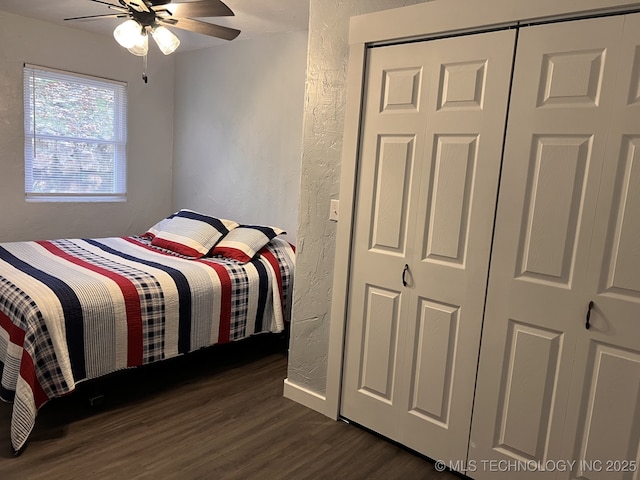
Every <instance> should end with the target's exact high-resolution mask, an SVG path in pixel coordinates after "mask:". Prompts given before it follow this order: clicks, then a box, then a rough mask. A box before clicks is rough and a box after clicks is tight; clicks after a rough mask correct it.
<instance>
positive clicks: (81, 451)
mask: <svg viewBox="0 0 640 480" xmlns="http://www.w3.org/2000/svg"><path fill="white" fill-rule="evenodd" d="M286 368H287V360H286V355H285V353H284V348H283V342H282V341H275V340H270V339H269V340H266V339H265V338H264V337H258V338H256V339H250V340H249V341H244V342H240V343H238V344H233V345H223V346H217V347H214V348H211V349H208V350H205V351H201V352H195V353H193V354H190V355H187V356H185V357H181V358H178V359H173V360H169V361H166V362H163V363H162V364H158V365H151V366H148V367H142V368H139V369H135V370H130V371H125V372H119V373H118V374H114V375H111V376H109V377H107V378H105V379H101V380H98V381H92V382H86V383H83V384H81V385H79V387H78V389H77V390H76V391H75V392H74V393H72V394H70V395H68V396H67V397H65V398H62V399H56V400H53V401H52V402H50V403H48V404H47V405H45V406H44V407H43V409H42V410H41V411H40V413H39V415H38V420H37V423H36V428H35V430H34V431H33V433H32V435H31V438H30V442H29V444H28V446H27V448H26V450H25V451H24V452H23V453H22V455H21V456H19V457H13V456H12V454H11V450H10V447H9V424H10V412H11V406H10V405H7V404H4V403H0V479H2V480H14V479H15V480H35V479H47V480H52V479H65V480H67V479H83V480H84V479H122V480H130V479H139V478H140V479H142V478H150V479H155V480H164V479H173V478H175V479H215V480H218V479H220V480H230V479H243V480H246V479H291V480H297V479H313V480H319V479H367V480H369V479H384V480H393V479H402V480H419V479H434V480H435V479H441V480H445V479H447V480H448V479H455V478H458V477H456V476H454V475H453V474H451V473H447V472H444V473H440V472H436V470H435V469H434V467H433V464H432V463H431V462H429V461H428V460H425V459H423V458H421V457H419V456H418V455H415V454H413V453H410V452H408V451H406V450H404V449H402V448H400V447H398V446H396V445H394V444H392V443H390V442H388V441H385V440H383V439H380V438H378V437H377V436H375V435H374V434H372V433H370V432H367V431H365V430H363V429H361V428H358V427H356V426H354V425H348V424H346V423H344V422H340V421H339V422H336V421H333V420H331V419H329V418H327V417H324V416H323V415H321V414H319V413H316V412H314V411H312V410H309V409H307V408H305V407H303V406H301V405H299V404H297V403H295V402H292V401H291V400H288V399H286V398H284V397H283V396H282V388H283V383H282V382H283V379H284V377H285V376H286ZM100 392H104V393H105V394H106V395H105V398H104V401H103V403H102V405H100V406H91V405H90V403H89V401H88V398H89V397H91V396H93V395H95V394H96V393H100Z"/></svg>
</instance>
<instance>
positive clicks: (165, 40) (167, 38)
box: [151, 25, 180, 55]
mask: <svg viewBox="0 0 640 480" xmlns="http://www.w3.org/2000/svg"><path fill="white" fill-rule="evenodd" d="M151 35H152V36H153V39H154V40H155V41H156V43H157V44H158V48H159V49H160V51H161V52H162V53H164V54H165V55H170V54H172V53H173V52H175V51H176V49H177V48H178V47H179V46H180V39H179V38H178V37H176V36H175V35H174V34H173V33H171V31H170V30H169V29H168V28H166V27H163V26H162V25H160V26H157V27H154V28H152V29H151Z"/></svg>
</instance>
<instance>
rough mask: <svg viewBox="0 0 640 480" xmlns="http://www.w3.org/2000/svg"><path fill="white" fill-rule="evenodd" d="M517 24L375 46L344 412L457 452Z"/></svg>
mask: <svg viewBox="0 0 640 480" xmlns="http://www.w3.org/2000/svg"><path fill="white" fill-rule="evenodd" d="M514 37H515V34H514V32H513V31H502V32H494V33H487V34H481V35H474V36H468V37H458V38H449V39H443V40H434V41H428V42H421V43H413V44H405V45H396V46H387V47H379V48H374V49H372V50H370V52H369V57H368V69H367V79H366V82H365V88H366V91H365V111H364V113H363V129H362V137H361V138H362V141H361V154H360V161H359V174H358V192H357V196H356V198H357V205H356V209H355V218H354V233H353V247H352V251H353V253H352V259H351V277H350V286H349V298H348V301H349V307H348V308H349V314H348V320H347V335H346V346H345V370H344V375H343V395H342V404H341V414H342V415H343V416H344V417H346V418H348V419H350V420H353V421H354V422H357V423H359V424H362V425H364V426H366V427H368V428H371V429H373V430H375V431H377V432H379V433H381V434H382V435H385V436H387V437H389V438H391V439H393V440H396V441H398V442H400V443H402V444H404V445H407V446H408V447H410V448H413V449H415V450H417V451H419V452H420V453H423V454H425V455H428V456H430V457H433V458H438V459H451V460H453V459H460V458H465V456H466V451H467V444H468V436H469V428H470V418H471V406H472V399H473V389H474V381H475V372H476V366H477V357H478V349H479V336H480V327H481V323H482V310H483V305H484V293H485V287H486V277H487V267H488V258H489V250H490V242H491V229H492V224H493V217H494V212H495V202H496V188H497V181H498V175H499V171H500V157H501V151H502V139H503V135H504V119H505V115H506V104H507V97H508V90H509V80H510V74H511V61H512V56H513V48H514Z"/></svg>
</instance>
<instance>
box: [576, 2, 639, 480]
mask: <svg viewBox="0 0 640 480" xmlns="http://www.w3.org/2000/svg"><path fill="white" fill-rule="evenodd" d="M623 19H624V26H623V27H622V28H621V29H620V31H621V35H622V41H621V44H620V51H621V53H620V55H621V60H620V67H619V69H618V75H617V79H616V82H615V83H614V86H615V90H616V91H617V92H619V93H618V95H616V97H615V98H614V99H612V106H613V112H612V116H611V117H609V118H607V122H608V124H609V126H610V131H609V135H608V141H607V156H606V158H605V161H604V168H603V169H602V175H601V178H602V180H601V182H600V185H599V192H598V205H597V209H596V212H595V220H594V235H593V237H592V242H591V253H590V256H589V269H588V272H587V285H586V288H585V292H584V295H583V297H582V305H583V314H582V316H583V318H582V328H581V329H580V335H579V337H578V341H577V348H576V355H575V360H574V370H575V372H576V374H575V375H574V377H573V378H572V390H571V392H572V394H571V395H572V406H573V405H575V406H576V407H575V408H568V409H567V421H566V426H565V433H564V435H565V437H566V438H567V439H568V440H567V444H566V450H565V452H566V453H565V454H566V455H571V456H572V457H573V458H577V459H578V460H579V461H586V462H593V461H595V460H602V461H606V460H611V461H620V462H631V461H636V462H638V461H640V249H639V248H638V246H639V245H640V243H639V239H640V168H639V167H640V164H639V162H640V153H639V149H638V147H639V146H640V104H639V103H638V102H637V96H636V94H637V92H638V70H639V69H640V55H638V52H639V51H640V14H634V15H627V16H625V17H624V18H623ZM591 301H593V308H592V310H591V315H590V318H589V324H590V328H589V329H588V330H587V329H586V328H585V326H586V325H585V323H584V322H585V312H586V311H587V309H588V307H587V305H588V303H589V302H591ZM578 406H579V407H578ZM587 464H588V463H587ZM627 465H628V463H627ZM615 466H616V465H614V467H615ZM613 470H614V471H612V472H598V471H584V472H583V478H585V479H599V478H605V475H608V476H606V478H616V479H617V478H619V479H638V478H640V473H639V472H638V471H637V470H638V468H635V469H634V470H631V469H629V468H627V469H620V470H617V469H615V468H614V469H613Z"/></svg>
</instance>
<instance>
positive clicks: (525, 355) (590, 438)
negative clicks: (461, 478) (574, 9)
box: [469, 15, 640, 479]
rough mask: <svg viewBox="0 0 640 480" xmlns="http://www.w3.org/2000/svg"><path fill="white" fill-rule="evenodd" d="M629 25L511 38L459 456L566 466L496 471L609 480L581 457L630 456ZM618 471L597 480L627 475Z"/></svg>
mask: <svg viewBox="0 0 640 480" xmlns="http://www.w3.org/2000/svg"><path fill="white" fill-rule="evenodd" d="M632 24H633V25H634V26H633V27H632V26H631V25H632ZM639 27H640V24H639V23H638V15H635V16H633V15H632V16H626V17H625V16H618V17H608V18H600V19H591V20H581V21H576V22H567V23H559V24H550V25H542V26H536V27H527V28H523V29H522V30H521V34H520V38H519V44H518V53H517V56H516V64H515V73H514V87H513V91H512V96H511V107H510V112H509V125H508V127H507V140H506V145H505V158H504V164H503V170H502V178H501V190H500V200H499V202H498V210H497V218H496V231H495V238H494V247H493V254H492V262H491V275H490V280H489V289H488V294H487V307H486V312H485V321H484V326H483V336H482V348H481V354H480V363H479V370H478V382H477V388H476V400H475V406H474V419H473V426H472V432H471V442H470V454H469V459H470V460H473V461H476V462H477V464H478V465H482V463H481V462H482V461H487V460H497V461H500V460H502V461H511V462H517V461H522V462H527V461H530V460H533V461H535V462H540V463H541V464H542V465H544V464H545V462H548V461H565V462H568V461H573V460H575V461H576V462H577V463H576V464H575V467H574V468H573V469H571V470H570V471H560V470H559V469H550V470H547V471H529V469H526V471H518V472H517V473H515V472H504V475H503V478H509V479H512V478H518V479H520V478H522V479H526V478H536V479H541V478H589V479H591V478H594V479H595V478H605V477H604V476H603V475H611V474H610V473H607V472H605V471H604V469H603V470H601V471H600V472H598V471H595V470H593V469H591V470H589V469H586V470H585V469H584V468H582V467H584V466H587V467H588V464H585V463H583V464H582V465H581V464H579V461H581V460H584V461H587V460H594V459H598V460H599V461H601V462H602V465H605V462H606V461H607V460H616V459H617V460H626V461H628V462H629V461H634V460H637V458H638V455H639V453H638V436H639V434H638V421H639V420H638V418H639V417H638V415H639V412H640V410H639V407H638V403H637V402H638V395H639V393H638V392H640V381H639V380H638V371H637V369H638V363H637V362H638V358H640V357H639V350H640V309H639V306H640V296H636V293H635V291H634V285H637V282H638V280H637V279H638V271H640V270H639V267H640V264H639V263H637V261H638V260H637V258H636V256H635V255H636V254H637V253H638V250H637V245H638V243H637V239H638V238H640V237H639V236H638V233H639V232H640V230H638V223H640V220H638V218H639V216H638V214H637V213H634V204H635V203H636V202H637V201H636V200H635V198H636V197H635V195H638V192H640V184H638V183H637V181H636V180H632V178H633V176H634V175H635V173H634V170H633V163H634V161H633V157H634V153H633V151H634V139H636V138H638V136H639V135H640V132H639V129H640V116H638V115H639V114H640V108H637V107H633V102H634V99H635V97H634V95H635V84H634V83H633V82H634V77H633V75H635V73H633V72H635V71H636V69H637V65H635V66H634V60H633V59H634V57H635V58H636V61H637V60H638V57H637V45H638V44H640V41H637V40H638V32H639V31H640V28H639ZM629 30H630V31H633V32H634V35H635V38H636V41H635V43H633V42H627V43H628V45H622V44H621V39H622V36H623V32H625V33H624V35H627V36H628V35H630V33H629ZM631 43H633V45H631ZM535 72H539V74H536V73H535ZM625 185H627V186H629V188H626V187H625ZM634 190H638V192H635V191H634ZM632 238H633V240H632ZM634 241H635V242H634ZM625 242H626V243H625ZM632 244H633V245H634V246H631V245H632ZM634 252H635V253H634ZM622 258H625V260H622V263H620V261H621V259H622ZM618 265H620V270H617V269H618ZM632 270H635V271H632ZM614 282H617V286H615V287H614V286H613V284H614ZM622 285H624V286H623V287H621V286H622ZM628 287H631V288H628ZM592 300H593V301H594V305H595V306H594V308H593V309H592V310H591V312H590V328H588V329H587V328H586V316H587V312H588V310H589V308H588V305H589V302H590V301H592ZM629 300H631V301H629ZM516 378H517V379H518V381H517V382H515V383H514V379H516ZM626 382H631V385H630V386H629V385H627V384H626ZM622 383H625V385H624V386H623V385H622ZM514 392H515V395H514ZM614 392H615V393H614ZM625 422H626V423H625ZM623 424H624V425H625V426H624V427H623ZM620 473H621V475H620V476H618V477H616V476H606V478H637V474H631V473H630V472H629V471H627V472H626V473H624V474H622V472H620ZM632 475H636V476H632ZM497 477H499V475H498V474H497V473H496V472H489V471H483V469H482V468H479V469H478V471H477V472H475V473H474V478H477V479H484V478H487V479H489V478H491V479H493V478H497Z"/></svg>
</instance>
